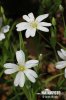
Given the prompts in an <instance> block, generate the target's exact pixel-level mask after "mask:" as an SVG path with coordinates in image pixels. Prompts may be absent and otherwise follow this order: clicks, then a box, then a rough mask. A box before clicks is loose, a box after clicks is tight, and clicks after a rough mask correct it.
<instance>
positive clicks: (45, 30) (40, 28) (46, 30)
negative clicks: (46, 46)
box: [37, 26, 49, 32]
mask: <svg viewBox="0 0 66 100" xmlns="http://www.w3.org/2000/svg"><path fill="white" fill-rule="evenodd" d="M37 29H38V30H41V31H43V32H49V29H48V28H46V27H42V26H38V27H37Z"/></svg>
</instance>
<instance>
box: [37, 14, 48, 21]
mask: <svg viewBox="0 0 66 100" xmlns="http://www.w3.org/2000/svg"><path fill="white" fill-rule="evenodd" d="M48 16H49V14H44V15H40V16H38V17H37V18H36V21H38V22H41V21H42V20H44V19H45V18H47V17H48Z"/></svg>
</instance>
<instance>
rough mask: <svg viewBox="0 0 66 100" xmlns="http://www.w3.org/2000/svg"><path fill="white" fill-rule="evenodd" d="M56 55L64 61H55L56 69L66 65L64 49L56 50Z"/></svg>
mask: <svg viewBox="0 0 66 100" xmlns="http://www.w3.org/2000/svg"><path fill="white" fill-rule="evenodd" d="M58 55H59V56H60V58H61V59H63V60H64V61H59V62H57V63H56V68H57V69H63V68H65V67H66V51H65V50H63V49H61V51H58ZM65 78H66V68H65Z"/></svg>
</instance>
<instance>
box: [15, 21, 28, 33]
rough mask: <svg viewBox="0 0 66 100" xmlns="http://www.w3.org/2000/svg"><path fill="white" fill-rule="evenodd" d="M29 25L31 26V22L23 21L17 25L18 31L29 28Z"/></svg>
mask: <svg viewBox="0 0 66 100" xmlns="http://www.w3.org/2000/svg"><path fill="white" fill-rule="evenodd" d="M28 26H29V24H28V23H27V22H21V23H19V24H17V25H16V27H17V31H23V30H26V29H27V28H28Z"/></svg>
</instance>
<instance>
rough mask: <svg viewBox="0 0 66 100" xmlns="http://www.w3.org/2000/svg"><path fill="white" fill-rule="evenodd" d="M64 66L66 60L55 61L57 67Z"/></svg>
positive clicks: (65, 65)
mask: <svg viewBox="0 0 66 100" xmlns="http://www.w3.org/2000/svg"><path fill="white" fill-rule="evenodd" d="M64 67H66V61H59V62H57V63H56V68H57V69H62V68H64Z"/></svg>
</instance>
